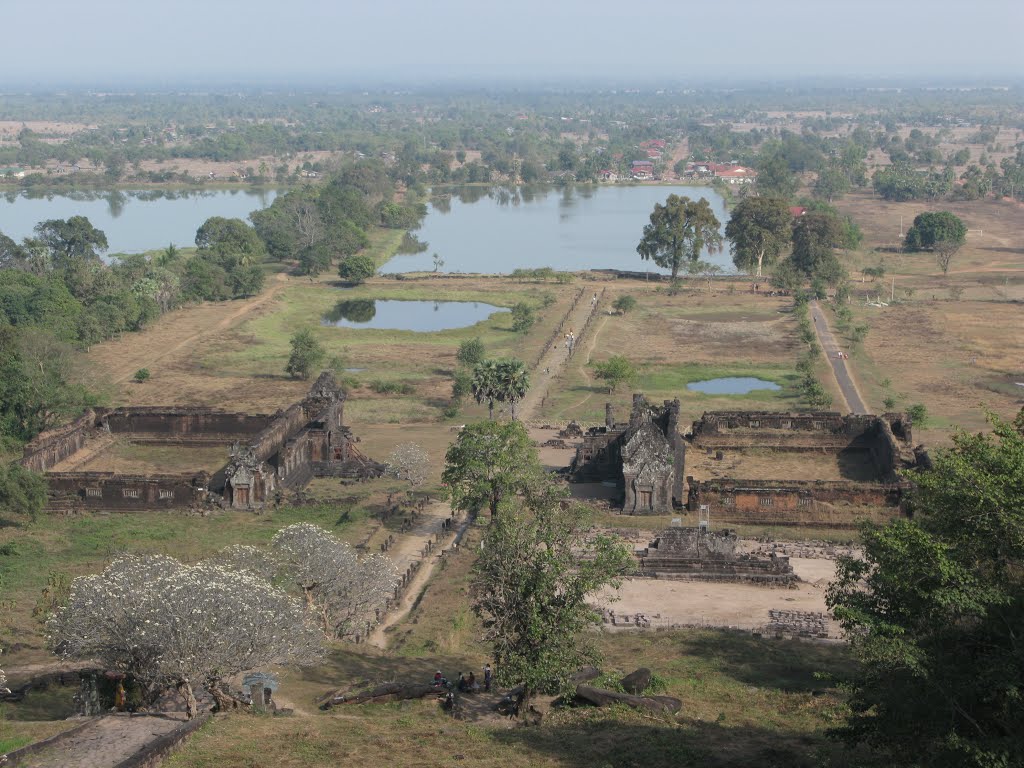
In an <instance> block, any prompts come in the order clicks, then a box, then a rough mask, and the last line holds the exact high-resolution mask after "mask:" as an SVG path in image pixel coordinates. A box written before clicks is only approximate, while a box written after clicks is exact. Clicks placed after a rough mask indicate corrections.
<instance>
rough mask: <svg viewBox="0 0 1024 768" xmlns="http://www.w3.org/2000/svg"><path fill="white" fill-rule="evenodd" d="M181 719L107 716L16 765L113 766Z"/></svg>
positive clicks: (37, 767) (57, 767)
mask: <svg viewBox="0 0 1024 768" xmlns="http://www.w3.org/2000/svg"><path fill="white" fill-rule="evenodd" d="M184 722H185V721H184V720H182V719H178V718H174V717H164V716H149V715H135V716H131V717H129V716H128V715H109V716H107V717H100V718H97V719H96V720H94V721H93V722H92V723H91V724H90V725H88V726H86V727H85V728H83V729H82V730H80V731H77V732H75V733H73V734H71V735H70V736H68V737H67V738H65V739H60V740H58V741H57V742H55V743H54V744H53V745H52V746H50V747H48V748H46V749H44V750H42V751H40V752H37V753H35V754H33V755H29V756H28V757H26V758H25V759H24V760H22V761H20V762H19V763H18V765H19V766H20V768H113V766H116V765H117V764H118V763H120V762H121V761H123V760H126V759H127V758H129V757H131V756H132V755H134V754H135V753H136V752H138V751H139V750H140V749H142V748H143V747H145V746H146V745H147V744H149V742H151V741H152V740H153V739H155V738H157V737H158V736H165V735H167V734H168V733H170V732H171V731H173V730H175V729H176V728H178V727H180V726H181V725H182V723H184Z"/></svg>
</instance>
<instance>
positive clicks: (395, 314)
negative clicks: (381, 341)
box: [320, 299, 509, 332]
mask: <svg viewBox="0 0 1024 768" xmlns="http://www.w3.org/2000/svg"><path fill="white" fill-rule="evenodd" d="M508 311H509V310H508V309H507V308H506V307H496V306H494V305H493V304H483V303H481V302H478V301H402V300H399V299H346V300H345V301H339V302H338V303H337V304H336V305H335V306H334V308H333V309H331V311H330V312H328V313H327V314H326V315H324V316H323V317H322V318H321V320H320V324H321V325H333V326H337V327H341V328H379V329H387V330H391V331H420V332H424V331H447V330H451V329H452V328H465V327H467V326H470V325H476V324H477V323H479V322H480V321H481V320H486V319H487V318H488V317H490V316H491V315H493V314H495V313H496V312H508Z"/></svg>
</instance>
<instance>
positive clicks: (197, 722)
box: [113, 712, 213, 768]
mask: <svg viewBox="0 0 1024 768" xmlns="http://www.w3.org/2000/svg"><path fill="white" fill-rule="evenodd" d="M211 717H213V715H211V714H209V713H208V712H207V713H204V714H201V715H198V716H197V717H196V718H195V719H194V720H188V721H186V722H184V723H182V724H181V726H180V727H179V728H176V729H175V730H173V731H171V732H170V733H168V734H164V735H163V736H157V737H156V738H155V739H153V741H151V742H149V744H147V745H146V746H144V747H143V748H142V749H140V750H139V751H138V752H136V753H135V754H134V755H132V756H131V757H129V758H126V759H124V760H122V761H121V762H119V763H117V764H116V765H115V766H114V767H113V768H157V766H158V765H160V764H161V763H163V761H164V760H165V759H167V757H168V756H170V754H171V753H172V752H174V750H176V749H177V748H178V747H180V746H181V744H182V742H184V741H185V739H187V738H188V737H189V736H191V735H192V734H193V733H195V732H196V731H198V730H199V729H200V728H202V727H203V726H204V725H205V724H206V721H207V720H209V719H210V718H211Z"/></svg>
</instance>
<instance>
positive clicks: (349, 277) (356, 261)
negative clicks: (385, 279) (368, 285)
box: [338, 255, 377, 285]
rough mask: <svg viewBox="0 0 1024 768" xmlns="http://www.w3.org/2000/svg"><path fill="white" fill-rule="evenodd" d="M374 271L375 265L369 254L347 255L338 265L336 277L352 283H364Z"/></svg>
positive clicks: (375, 269)
mask: <svg viewBox="0 0 1024 768" xmlns="http://www.w3.org/2000/svg"><path fill="white" fill-rule="evenodd" d="M376 271H377V265H376V264H374V263H373V259H371V258H370V257H369V256H362V255H355V256H349V257H348V258H346V259H343V260H342V262H341V264H340V265H338V277H340V278H341V279H342V280H344V281H345V282H346V283H351V284H353V285H359V284H360V283H365V282H366V281H367V280H369V279H370V278H371V277H373V274H374V273H375V272H376Z"/></svg>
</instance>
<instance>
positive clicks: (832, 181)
mask: <svg viewBox="0 0 1024 768" xmlns="http://www.w3.org/2000/svg"><path fill="white" fill-rule="evenodd" d="M849 191H850V179H849V177H848V176H847V175H846V172H845V171H844V170H843V169H842V168H841V167H839V166H837V165H829V166H827V167H825V168H822V169H821V170H820V171H819V172H818V178H817V179H815V181H814V188H813V192H814V196H815V197H818V198H821V199H822V200H827V201H828V202H830V203H831V202H832V201H833V200H835V199H837V198H840V197H842V196H843V195H845V194H846V193H847V192H849Z"/></svg>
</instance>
